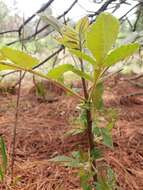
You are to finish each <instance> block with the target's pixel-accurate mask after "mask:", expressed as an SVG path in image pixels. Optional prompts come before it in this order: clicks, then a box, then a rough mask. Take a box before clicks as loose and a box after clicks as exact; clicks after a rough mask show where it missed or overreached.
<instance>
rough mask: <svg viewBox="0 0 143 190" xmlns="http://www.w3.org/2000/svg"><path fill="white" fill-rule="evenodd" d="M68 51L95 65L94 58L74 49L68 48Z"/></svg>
mask: <svg viewBox="0 0 143 190" xmlns="http://www.w3.org/2000/svg"><path fill="white" fill-rule="evenodd" d="M69 51H70V52H71V53H72V54H74V55H76V56H77V57H78V58H80V59H84V60H85V61H87V62H88V63H91V64H92V65H94V66H95V65H96V61H95V60H94V58H92V57H90V56H89V55H87V54H85V53H83V52H81V51H79V50H75V49H70V50H69Z"/></svg>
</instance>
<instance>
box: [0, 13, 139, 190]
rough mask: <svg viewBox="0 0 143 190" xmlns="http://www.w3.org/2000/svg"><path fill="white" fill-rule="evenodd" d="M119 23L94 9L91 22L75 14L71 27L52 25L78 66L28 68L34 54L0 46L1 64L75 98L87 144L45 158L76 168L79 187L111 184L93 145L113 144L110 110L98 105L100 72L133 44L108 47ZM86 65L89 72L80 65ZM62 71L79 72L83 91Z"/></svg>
mask: <svg viewBox="0 0 143 190" xmlns="http://www.w3.org/2000/svg"><path fill="white" fill-rule="evenodd" d="M50 22H51V21H50ZM52 25H53V26H55V29H57V27H58V22H57V23H55V20H54V21H53V23H52ZM119 27H120V24H119V21H118V20H117V19H116V18H115V17H114V16H112V15H111V14H108V13H102V14H100V15H99V16H98V17H97V19H96V22H94V23H92V24H91V25H90V22H89V20H88V18H87V17H84V18H83V19H81V20H80V21H79V22H78V23H77V24H76V26H75V28H72V27H70V26H63V27H61V25H60V27H59V28H58V29H57V31H58V32H59V34H60V37H59V38H57V40H58V42H59V43H60V44H62V45H64V46H65V47H66V48H67V49H68V50H69V52H70V53H71V54H72V55H74V56H76V57H77V58H78V67H76V66H75V65H73V64H62V65H59V66H57V67H55V68H54V69H52V70H50V71H49V72H48V73H47V75H45V74H43V73H40V72H38V71H35V70H33V69H32V68H33V67H34V66H35V65H37V64H38V60H37V59H35V58H32V57H31V56H29V55H27V54H26V53H24V52H20V51H16V50H13V49H10V48H7V47H5V48H2V49H1V50H0V52H1V62H0V67H1V69H3V70H4V69H18V70H24V71H28V72H30V73H32V74H35V75H38V76H41V77H43V78H45V79H48V80H52V81H53V82H55V84H56V85H57V86H60V87H62V88H64V90H66V91H67V92H68V93H71V94H73V95H74V96H76V97H77V98H79V99H80V100H81V104H80V106H79V108H80V111H81V116H80V119H81V121H82V125H83V130H81V132H84V133H85V134H86V136H87V142H88V149H87V151H84V150H80V151H76V152H73V153H72V155H71V156H64V155H62V156H58V157H56V158H53V159H51V161H54V162H60V163H62V164H64V165H66V166H69V167H76V168H78V169H79V172H78V175H79V177H80V182H81V187H82V188H83V190H93V189H96V190H114V189H116V184H115V181H116V179H115V176H114V173H113V171H112V170H111V168H110V167H109V166H108V165H106V164H104V163H103V161H102V158H103V154H102V150H101V149H99V148H98V147H99V146H98V143H100V144H101V143H103V144H104V145H106V146H107V147H109V148H113V142H112V128H113V127H114V124H115V121H116V114H115V112H114V111H113V110H111V109H106V108H105V107H104V104H103V92H104V86H103V82H104V80H106V78H107V77H108V76H106V77H105V73H106V71H107V70H108V69H109V68H110V67H111V66H113V65H114V64H116V63H117V62H119V61H121V60H124V59H126V58H128V57H129V56H131V55H132V54H133V53H134V52H135V51H137V49H138V48H139V45H138V44H137V43H132V44H128V45H123V46H121V47H118V48H115V49H114V47H115V43H116V39H117V36H118V33H119ZM76 65H77V64H76ZM87 66H88V68H89V69H88V70H89V71H90V72H89V71H88V72H87V71H86V68H87ZM67 71H71V72H73V73H75V74H76V75H78V76H79V77H80V78H81V82H82V88H83V95H81V94H78V93H76V92H75V91H73V90H72V89H70V88H68V87H67V86H66V85H65V84H64V83H62V81H61V78H63V75H64V73H65V72H67ZM109 76H110V75H109ZM87 84H90V86H89V85H87Z"/></svg>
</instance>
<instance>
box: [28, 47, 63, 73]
mask: <svg viewBox="0 0 143 190" xmlns="http://www.w3.org/2000/svg"><path fill="white" fill-rule="evenodd" d="M63 49H64V46H61V47H60V48H59V49H58V50H57V51H55V52H54V53H52V54H51V55H50V56H49V57H47V58H46V59H45V60H43V61H42V62H41V63H39V64H38V65H36V66H35V67H33V68H32V69H33V70H34V69H37V68H38V67H40V66H41V65H43V64H44V63H46V62H47V61H49V60H50V59H51V58H53V57H54V56H56V55H57V54H59V53H60V52H61V51H62V50H63Z"/></svg>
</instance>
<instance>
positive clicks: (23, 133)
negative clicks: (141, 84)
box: [0, 76, 143, 190]
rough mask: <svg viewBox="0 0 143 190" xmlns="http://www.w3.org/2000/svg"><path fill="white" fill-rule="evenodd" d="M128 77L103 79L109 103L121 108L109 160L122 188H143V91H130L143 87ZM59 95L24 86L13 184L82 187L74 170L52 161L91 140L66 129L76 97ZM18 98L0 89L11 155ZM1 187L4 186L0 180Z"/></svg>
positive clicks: (17, 189) (18, 188) (1, 124)
mask: <svg viewBox="0 0 143 190" xmlns="http://www.w3.org/2000/svg"><path fill="white" fill-rule="evenodd" d="M124 79H125V77H122V76H121V77H118V80H116V78H114V77H112V78H110V80H108V81H106V83H105V94H104V103H105V106H106V107H111V108H115V109H117V110H118V113H119V115H118V119H117V122H116V126H115V128H114V129H113V141H114V150H110V149H106V150H105V160H106V162H107V163H108V164H110V165H111V166H112V167H113V169H114V170H115V172H116V175H117V182H118V185H119V186H120V189H122V190H143V96H142V95H140V96H126V95H129V94H130V93H134V92H143V89H141V88H138V87H135V86H133V84H130V83H129V82H128V81H125V80H124ZM56 93H57V92H56ZM56 96H57V98H56V101H50V102H49V101H46V100H45V101H44V102H42V101H38V99H37V98H36V97H35V94H33V93H31V91H29V90H28V89H26V90H25V89H22V93H21V101H20V113H19V119H18V126H17V137H16V157H15V158H16V161H15V167H14V182H15V183H14V185H13V187H11V188H10V189H14V190H81V188H80V186H79V179H78V177H77V176H76V170H74V169H71V168H68V167H63V166H60V165H57V164H54V163H51V162H50V161H48V160H49V159H50V158H53V157H54V156H56V155H61V154H66V155H70V153H71V152H72V151H73V150H79V149H80V148H81V147H86V146H87V142H86V137H85V136H84V135H81V134H79V135H76V136H68V137H67V136H66V135H65V134H66V133H67V132H68V131H69V130H70V129H71V127H72V122H71V119H72V118H74V117H76V116H77V114H78V113H77V109H76V105H77V104H78V100H77V99H76V98H74V97H71V96H66V95H61V96H60V95H57V94H56ZM54 97H55V96H54ZM16 98H17V95H16V94H3V93H2V94H0V105H1V106H0V134H1V135H3V136H4V138H5V141H6V145H7V151H8V155H10V154H11V146H12V134H13V127H14V120H15V107H16ZM9 163H11V156H9ZM9 168H10V164H9ZM6 181H7V184H8V183H9V181H10V171H9V173H8V175H7V177H6ZM1 189H2V190H4V189H6V188H5V187H4V185H2V184H1Z"/></svg>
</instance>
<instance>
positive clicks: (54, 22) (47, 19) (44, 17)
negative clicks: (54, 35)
mask: <svg viewBox="0 0 143 190" xmlns="http://www.w3.org/2000/svg"><path fill="white" fill-rule="evenodd" d="M40 18H41V19H42V20H43V21H45V22H46V23H47V24H50V25H51V26H52V27H53V28H54V29H55V30H56V31H57V32H59V33H60V34H61V29H62V27H63V24H62V23H61V22H60V21H59V20H57V19H56V18H55V17H53V16H51V15H48V16H47V15H46V14H45V13H42V14H40Z"/></svg>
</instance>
